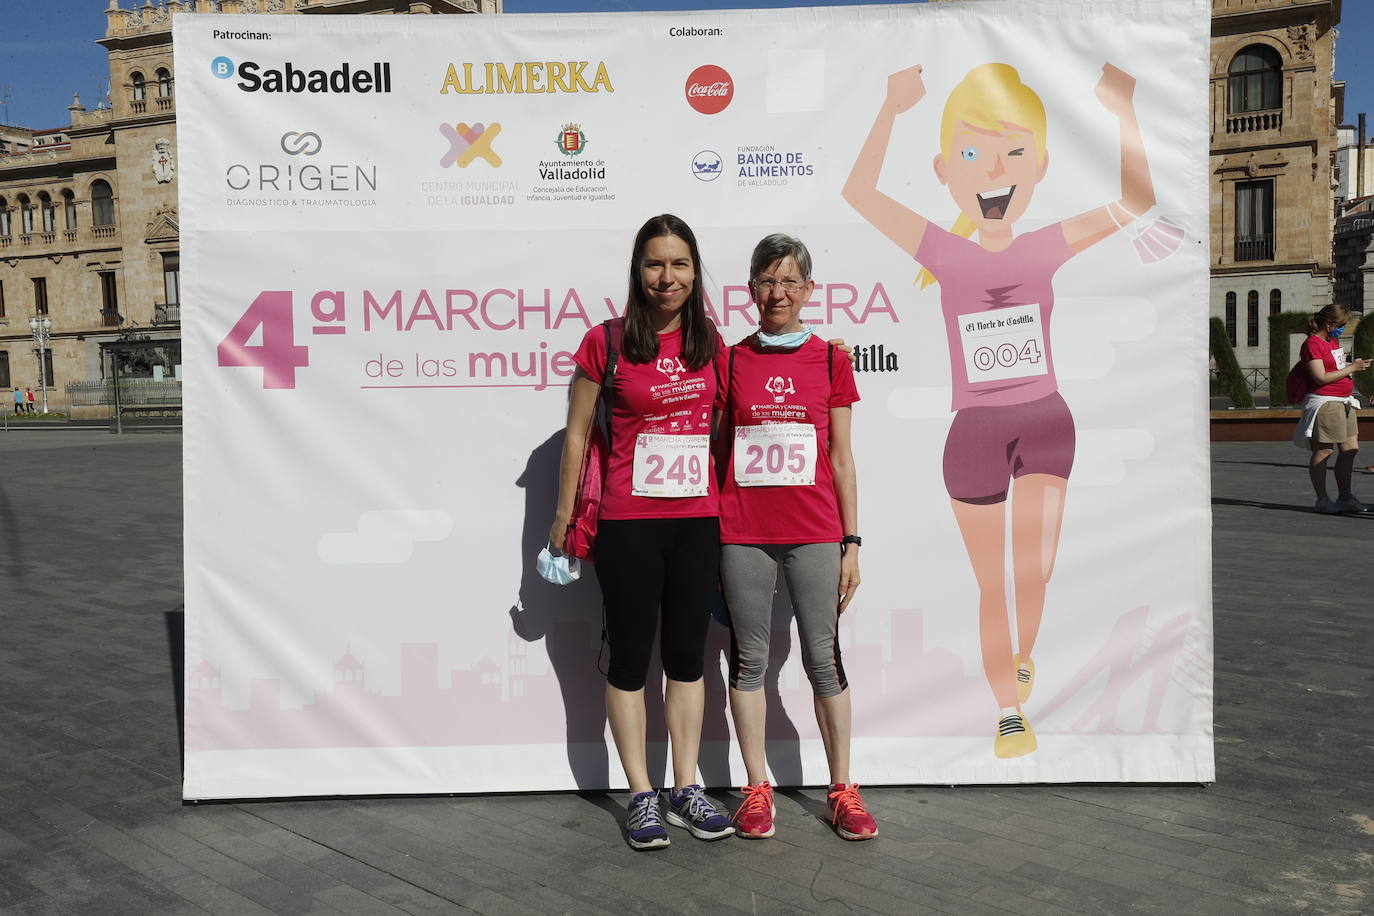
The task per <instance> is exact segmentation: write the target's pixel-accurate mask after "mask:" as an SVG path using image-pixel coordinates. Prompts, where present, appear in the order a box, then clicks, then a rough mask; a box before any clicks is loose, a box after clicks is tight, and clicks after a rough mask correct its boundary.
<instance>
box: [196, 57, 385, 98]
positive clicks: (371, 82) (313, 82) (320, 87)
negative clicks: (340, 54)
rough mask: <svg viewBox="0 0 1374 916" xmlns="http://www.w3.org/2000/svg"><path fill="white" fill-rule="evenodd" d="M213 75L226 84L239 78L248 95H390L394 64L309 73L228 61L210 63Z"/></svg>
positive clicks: (291, 65)
mask: <svg viewBox="0 0 1374 916" xmlns="http://www.w3.org/2000/svg"><path fill="white" fill-rule="evenodd" d="M210 72H211V73H213V74H214V75H215V76H216V77H218V78H219V79H222V80H227V79H229V78H231V77H233V76H237V77H238V78H239V81H238V82H237V83H236V84H235V85H236V86H238V87H239V88H240V89H242V90H243V91H244V92H291V93H294V92H312V93H313V92H390V91H391V64H390V63H384V62H381V61H377V62H374V63H371V64H365V65H363V66H361V67H360V66H358V65H356V64H347V63H344V64H340V65H339V66H337V67H335V68H334V69H332V70H306V69H300V68H297V66H296V65H295V64H294V63H292V62H291V61H287V62H286V63H285V64H284V65H283V66H282V67H281V69H271V68H268V69H263V66H262V64H259V63H258V62H257V61H252V60H245V61H243V62H242V63H240V64H238V65H237V66H235V64H234V62H233V61H232V60H230V59H229V58H227V57H216V58H215V59H214V60H212V61H210Z"/></svg>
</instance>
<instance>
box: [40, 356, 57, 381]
mask: <svg viewBox="0 0 1374 916" xmlns="http://www.w3.org/2000/svg"><path fill="white" fill-rule="evenodd" d="M43 376H44V378H43V380H44V381H45V382H47V383H48V385H47V386H48V387H49V388H56V387H57V379H56V378H55V377H54V376H53V374H52V351H51V350H44V351H43Z"/></svg>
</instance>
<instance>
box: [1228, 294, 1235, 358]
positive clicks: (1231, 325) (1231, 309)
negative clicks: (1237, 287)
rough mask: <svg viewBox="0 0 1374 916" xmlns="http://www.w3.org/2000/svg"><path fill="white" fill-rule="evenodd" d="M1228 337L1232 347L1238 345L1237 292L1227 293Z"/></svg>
mask: <svg viewBox="0 0 1374 916" xmlns="http://www.w3.org/2000/svg"><path fill="white" fill-rule="evenodd" d="M1226 339H1227V340H1228V341H1229V342H1230V344H1231V347H1232V349H1234V348H1235V346H1236V294H1235V293H1227V294H1226Z"/></svg>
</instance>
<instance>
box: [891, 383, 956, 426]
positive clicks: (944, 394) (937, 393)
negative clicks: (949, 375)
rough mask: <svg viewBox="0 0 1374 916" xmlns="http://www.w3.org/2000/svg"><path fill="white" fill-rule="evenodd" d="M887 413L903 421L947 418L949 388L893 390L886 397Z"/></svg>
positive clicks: (948, 413) (948, 412) (948, 411)
mask: <svg viewBox="0 0 1374 916" xmlns="http://www.w3.org/2000/svg"><path fill="white" fill-rule="evenodd" d="M887 412H888V413H890V414H892V415H893V416H894V417H901V418H902V419H903V420H923V419H929V418H930V417H948V416H949V415H950V413H951V411H950V408H949V386H948V385H946V386H944V387H942V388H894V389H893V390H892V392H891V393H890V394H889V395H888V396H887Z"/></svg>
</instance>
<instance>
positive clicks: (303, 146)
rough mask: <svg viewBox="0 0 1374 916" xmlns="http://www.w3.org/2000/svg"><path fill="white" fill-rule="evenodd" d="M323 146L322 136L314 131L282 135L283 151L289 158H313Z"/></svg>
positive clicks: (288, 132) (290, 132) (289, 132)
mask: <svg viewBox="0 0 1374 916" xmlns="http://www.w3.org/2000/svg"><path fill="white" fill-rule="evenodd" d="M323 146H324V144H323V143H322V142H321V141H320V135H319V134H317V133H315V132H314V131H313V130H312V131H307V132H305V133H297V132H296V131H294V130H291V131H287V132H286V133H284V134H282V135H281V151H282V152H283V153H286V155H288V156H313V155H315V154H316V153H318V152H319V151H320V149H321V148H322V147H323Z"/></svg>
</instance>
